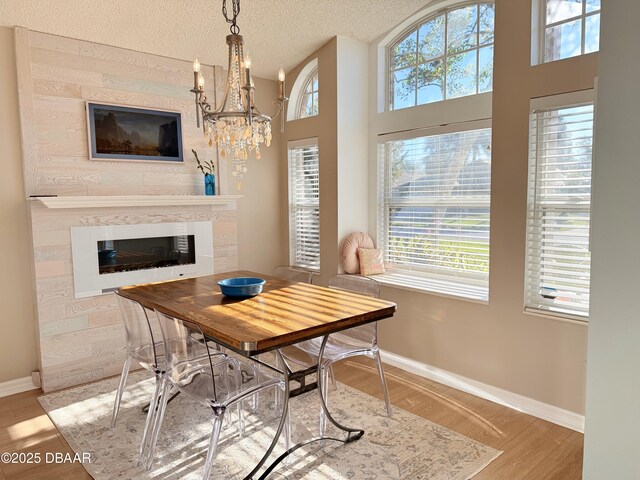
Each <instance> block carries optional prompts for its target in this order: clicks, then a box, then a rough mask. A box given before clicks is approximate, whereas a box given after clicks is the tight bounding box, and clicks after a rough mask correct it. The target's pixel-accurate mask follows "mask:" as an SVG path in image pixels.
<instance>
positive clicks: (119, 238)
mask: <svg viewBox="0 0 640 480" xmlns="http://www.w3.org/2000/svg"><path fill="white" fill-rule="evenodd" d="M71 250H72V258H73V277H74V288H75V297H76V298H82V297H89V296H94V295H100V294H104V293H109V292H112V291H114V290H115V289H117V288H118V287H121V286H123V285H131V284H136V283H148V282H156V281H162V280H170V279H175V278H182V277H193V276H197V275H207V274H211V273H213V238H212V224H211V222H182V223H154V224H141V225H114V226H96V227H72V228H71Z"/></svg>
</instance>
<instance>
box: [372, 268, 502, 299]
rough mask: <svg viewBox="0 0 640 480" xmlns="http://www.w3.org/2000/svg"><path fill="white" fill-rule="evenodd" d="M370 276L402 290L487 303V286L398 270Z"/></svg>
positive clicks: (383, 283)
mask: <svg viewBox="0 0 640 480" xmlns="http://www.w3.org/2000/svg"><path fill="white" fill-rule="evenodd" d="M371 278H374V279H375V280H377V281H378V282H380V283H381V284H382V285H385V286H389V287H395V288H400V289H402V290H409V291H413V292H420V293H428V294H431V295H437V296H439V297H445V298H452V299H455V300H464V301H468V302H474V303H480V304H482V305H487V304H488V303H489V288H488V287H486V286H482V285H477V284H471V283H469V282H466V283H462V282H454V281H451V280H450V279H443V278H438V277H436V276H431V275H425V274H420V273H416V272H399V271H387V273H384V274H382V275H374V276H372V277H371Z"/></svg>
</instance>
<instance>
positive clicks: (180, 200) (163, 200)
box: [30, 195, 242, 209]
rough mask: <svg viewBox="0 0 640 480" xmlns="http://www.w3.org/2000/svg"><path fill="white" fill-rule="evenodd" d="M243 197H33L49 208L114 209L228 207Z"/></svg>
mask: <svg viewBox="0 0 640 480" xmlns="http://www.w3.org/2000/svg"><path fill="white" fill-rule="evenodd" d="M239 198H242V195H111V196H87V195H84V196H68V197H67V196H60V197H46V196H43V197H31V198H30V200H31V201H34V202H39V203H41V204H42V205H44V206H46V207H47V208H58V209H59V208H112V207H171V206H184V205H193V206H204V205H227V204H230V203H234V202H235V201H236V200H237V199H239Z"/></svg>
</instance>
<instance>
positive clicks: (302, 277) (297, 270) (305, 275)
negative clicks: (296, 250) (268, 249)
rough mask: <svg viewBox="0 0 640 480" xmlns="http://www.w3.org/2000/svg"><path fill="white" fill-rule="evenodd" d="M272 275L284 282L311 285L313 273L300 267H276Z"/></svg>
mask: <svg viewBox="0 0 640 480" xmlns="http://www.w3.org/2000/svg"><path fill="white" fill-rule="evenodd" d="M273 275H274V276H275V277H278V278H282V279H284V280H289V281H291V282H300V283H311V278H312V276H313V273H312V272H311V270H307V269H306V268H302V267H292V266H289V265H278V266H277V267H276V268H275V269H274V270H273Z"/></svg>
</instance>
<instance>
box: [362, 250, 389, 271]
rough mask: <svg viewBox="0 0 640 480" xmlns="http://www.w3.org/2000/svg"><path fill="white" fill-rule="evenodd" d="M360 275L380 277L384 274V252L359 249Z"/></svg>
mask: <svg viewBox="0 0 640 480" xmlns="http://www.w3.org/2000/svg"><path fill="white" fill-rule="evenodd" d="M358 259H359V260H360V275H364V276H365V277H367V276H369V275H379V274H381V273H384V259H383V257H382V251H380V250H378V249H377V248H359V249H358Z"/></svg>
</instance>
